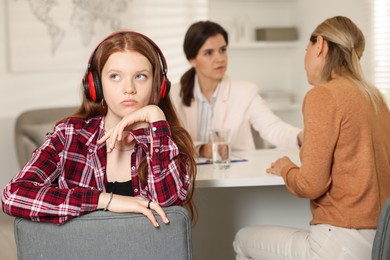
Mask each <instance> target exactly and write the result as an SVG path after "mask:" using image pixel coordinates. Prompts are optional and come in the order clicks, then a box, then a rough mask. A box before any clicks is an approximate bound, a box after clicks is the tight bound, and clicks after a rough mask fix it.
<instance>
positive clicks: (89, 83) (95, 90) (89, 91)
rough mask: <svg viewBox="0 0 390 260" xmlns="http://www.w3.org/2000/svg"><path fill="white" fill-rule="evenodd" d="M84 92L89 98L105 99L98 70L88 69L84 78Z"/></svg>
mask: <svg viewBox="0 0 390 260" xmlns="http://www.w3.org/2000/svg"><path fill="white" fill-rule="evenodd" d="M83 86H84V93H85V96H86V98H87V99H89V100H91V101H94V102H100V101H101V100H102V99H103V90H102V87H101V83H100V79H99V75H98V74H97V72H96V71H88V72H87V74H86V75H85V77H84V78H83Z"/></svg>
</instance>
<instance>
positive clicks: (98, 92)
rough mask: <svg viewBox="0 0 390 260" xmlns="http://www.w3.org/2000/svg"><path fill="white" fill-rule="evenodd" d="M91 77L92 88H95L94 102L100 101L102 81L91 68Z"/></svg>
mask: <svg viewBox="0 0 390 260" xmlns="http://www.w3.org/2000/svg"><path fill="white" fill-rule="evenodd" d="M92 78H93V84H94V89H95V99H94V101H95V102H100V101H102V99H103V88H102V83H101V81H100V78H99V75H98V73H97V72H96V71H95V70H93V71H92Z"/></svg>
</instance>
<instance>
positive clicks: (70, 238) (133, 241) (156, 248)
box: [14, 206, 192, 260]
mask: <svg viewBox="0 0 390 260" xmlns="http://www.w3.org/2000/svg"><path fill="white" fill-rule="evenodd" d="M164 210H165V212H166V214H167V217H168V219H169V220H170V223H169V224H168V225H165V224H164V223H163V222H162V221H161V219H160V218H159V217H158V216H157V221H159V223H160V227H159V228H155V227H153V225H152V223H151V222H150V221H149V219H147V218H146V217H144V216H143V215H141V214H133V213H126V214H119V213H111V212H106V211H96V212H93V213H90V214H87V215H84V216H81V217H78V218H74V219H72V220H70V221H68V222H66V223H65V224H63V225H55V224H51V223H39V222H32V221H30V220H26V219H21V218H17V219H15V224H14V227H15V240H16V247H17V255H18V259H19V260H24V259H50V260H51V259H58V260H61V259H72V260H73V259H82V260H84V259H94V260H99V259H102V260H103V259H135V260H137V259H140V260H141V259H142V260H145V259H147V260H153V259H156V260H157V259H159V260H160V259H166V260H171V259H172V260H181V259H183V260H184V259H192V244H191V220H190V219H189V216H188V213H187V211H186V210H185V209H184V208H182V207H179V206H172V207H169V208H165V209H164Z"/></svg>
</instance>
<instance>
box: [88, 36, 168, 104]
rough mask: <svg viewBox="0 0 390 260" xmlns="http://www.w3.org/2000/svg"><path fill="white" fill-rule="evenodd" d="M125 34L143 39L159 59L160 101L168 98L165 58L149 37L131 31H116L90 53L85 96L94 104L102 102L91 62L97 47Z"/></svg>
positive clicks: (100, 86) (95, 72)
mask: <svg viewBox="0 0 390 260" xmlns="http://www.w3.org/2000/svg"><path fill="white" fill-rule="evenodd" d="M126 33H132V34H135V35H139V36H141V37H142V38H144V39H145V40H146V41H147V42H148V43H149V44H150V45H151V46H152V47H153V49H154V50H155V51H156V52H157V54H158V56H159V57H160V61H161V65H162V78H161V82H160V99H165V98H167V96H168V93H169V90H170V87H171V82H170V81H169V80H168V78H167V73H168V66H167V62H166V60H165V57H164V55H163V53H162V51H161V49H160V48H159V47H158V46H157V44H156V43H155V42H154V41H152V39H150V38H149V37H147V36H145V35H143V34H141V33H138V32H133V31H118V32H115V33H113V34H111V35H109V36H107V37H106V38H104V39H103V40H102V41H101V42H100V43H99V44H98V45H97V46H96V48H95V49H94V51H93V52H92V54H91V56H90V58H89V60H88V68H87V72H86V74H85V76H84V78H83V87H84V93H85V96H86V97H87V98H88V99H89V100H92V101H94V102H101V101H102V100H103V87H102V83H101V81H100V77H99V73H98V72H97V71H96V70H95V69H92V62H93V59H94V57H95V54H96V51H97V50H98V48H99V46H100V45H101V44H102V43H103V42H104V41H106V40H108V39H110V38H111V37H113V36H115V35H118V34H126Z"/></svg>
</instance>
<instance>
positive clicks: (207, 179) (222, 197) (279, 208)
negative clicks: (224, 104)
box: [193, 149, 311, 260]
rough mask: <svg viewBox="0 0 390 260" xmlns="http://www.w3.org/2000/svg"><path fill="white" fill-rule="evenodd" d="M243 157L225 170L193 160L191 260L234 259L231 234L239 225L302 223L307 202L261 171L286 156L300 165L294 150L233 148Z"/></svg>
mask: <svg viewBox="0 0 390 260" xmlns="http://www.w3.org/2000/svg"><path fill="white" fill-rule="evenodd" d="M233 155H234V156H235V157H239V158H244V159H247V160H248V161H246V162H237V163H232V164H231V165H230V168H229V169H227V170H219V169H215V168H214V166H213V165H211V164H208V165H198V173H197V179H196V188H195V194H194V199H195V205H196V207H197V209H198V213H199V220H198V223H197V224H196V226H195V227H194V228H193V250H194V258H195V259H202V260H208V259H234V251H233V246H232V243H233V239H234V235H235V233H236V232H237V231H238V230H239V229H240V228H241V227H244V226H251V225H284V226H292V227H300V228H307V227H308V224H309V221H310V219H311V213H310V209H309V202H308V200H306V199H300V198H296V197H294V196H293V195H291V194H290V193H289V192H288V191H287V189H286V187H285V185H284V182H283V179H282V177H280V176H275V175H272V174H268V173H266V169H267V168H268V167H269V166H270V164H271V163H272V162H273V161H275V160H276V159H278V158H280V157H282V156H288V157H289V158H290V159H291V160H292V161H293V162H295V163H296V164H298V165H299V150H298V149H296V150H281V149H265V150H254V151H245V152H233Z"/></svg>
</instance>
